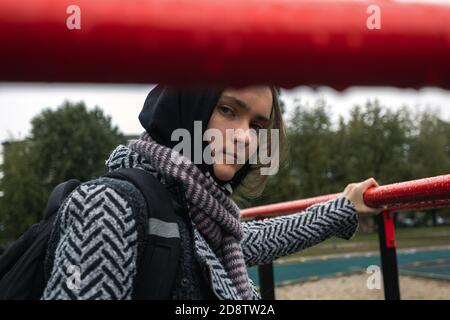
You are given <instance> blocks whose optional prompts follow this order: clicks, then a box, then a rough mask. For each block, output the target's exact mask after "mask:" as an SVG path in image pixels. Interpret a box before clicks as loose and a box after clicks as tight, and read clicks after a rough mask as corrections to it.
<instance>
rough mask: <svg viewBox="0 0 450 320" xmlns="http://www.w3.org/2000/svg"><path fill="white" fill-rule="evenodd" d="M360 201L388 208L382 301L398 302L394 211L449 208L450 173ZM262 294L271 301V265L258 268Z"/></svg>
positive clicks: (267, 209) (287, 206) (270, 209)
mask: <svg viewBox="0 0 450 320" xmlns="http://www.w3.org/2000/svg"><path fill="white" fill-rule="evenodd" d="M340 195H342V193H335V194H329V195H325V196H320V197H314V198H308V199H302V200H295V201H288V202H283V203H277V204H271V205H266V206H259V207H254V208H249V209H245V210H242V211H241V216H242V218H243V219H251V218H256V219H262V218H267V217H275V216H281V215H286V214H289V213H293V212H299V211H302V210H304V209H306V208H308V207H309V206H311V205H314V204H317V203H321V202H325V201H328V200H331V199H334V198H336V197H338V196H340ZM363 199H364V202H365V204H366V205H368V206H370V207H382V206H383V207H384V206H387V208H386V209H385V210H384V211H383V212H382V213H381V214H380V215H379V216H378V235H379V244H380V256H381V267H382V272H383V282H384V290H385V298H386V299H388V300H397V299H400V288H399V280H398V267H397V256H396V242H395V226H394V219H393V214H394V211H399V210H411V209H431V208H440V207H448V206H450V174H447V175H441V176H436V177H431V178H425V179H419V180H412V181H407V182H400V183H394V184H389V185H384V186H380V187H373V188H370V189H368V190H366V192H364V195H363ZM259 276H260V283H261V293H262V294H263V298H264V299H274V297H275V291H274V281H273V265H272V264H267V265H263V266H260V267H259Z"/></svg>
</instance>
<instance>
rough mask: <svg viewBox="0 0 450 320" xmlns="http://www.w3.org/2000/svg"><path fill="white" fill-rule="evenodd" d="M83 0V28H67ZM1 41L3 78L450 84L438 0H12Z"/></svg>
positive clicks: (449, 41)
mask: <svg viewBox="0 0 450 320" xmlns="http://www.w3.org/2000/svg"><path fill="white" fill-rule="evenodd" d="M74 4H75V5H78V7H79V8H80V9H81V16H80V17H81V20H80V21H81V29H80V30H76V29H75V30H69V29H68V28H67V27H66V20H67V18H68V17H69V16H70V15H71V14H72V13H69V14H68V13H66V10H67V8H68V7H69V5H74ZM375 4H376V5H378V6H379V8H380V9H381V11H380V13H381V29H379V30H378V29H374V30H370V29H368V28H367V19H368V17H369V16H370V15H371V13H367V9H368V6H369V5H375ZM0 46H1V48H0V70H1V72H0V81H52V82H56V81H59V82H122V83H123V82H128V83H171V84H214V83H219V84H232V85H237V86H238V85H246V84H249V83H253V84H254V83H274V84H279V85H282V86H284V87H286V88H291V87H294V86H297V85H300V84H303V85H329V86H332V87H334V88H336V89H344V88H345V87H347V86H351V85H387V86H399V87H420V86H440V87H444V88H450V59H449V57H450V6H448V5H438V4H423V3H422V4H419V3H398V2H391V1H370V2H368V1H348V2H344V1H276V0H246V1H240V0H239V1H237V0H228V1H210V0H195V1H187V0H178V1H176V0H172V1H171V0H164V1H161V0H159V1H158V0H147V1H144V0H140V1H139V0H128V1H126V2H124V1H121V0H96V1H93V0H77V1H72V0H58V1H55V0H27V1H18V0H1V1H0Z"/></svg>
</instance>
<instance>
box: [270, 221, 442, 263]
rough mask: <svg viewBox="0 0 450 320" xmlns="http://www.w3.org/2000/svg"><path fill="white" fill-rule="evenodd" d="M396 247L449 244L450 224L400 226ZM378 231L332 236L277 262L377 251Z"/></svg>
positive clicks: (410, 247)
mask: <svg viewBox="0 0 450 320" xmlns="http://www.w3.org/2000/svg"><path fill="white" fill-rule="evenodd" d="M395 239H396V242H397V249H412V248H425V247H433V246H449V245H450V226H437V227H417V228H402V229H396V230H395ZM378 241H379V240H378V233H376V232H374V233H357V234H356V235H355V236H354V237H353V238H352V239H351V240H343V239H337V238H332V239H329V240H326V241H324V242H322V243H320V244H318V245H316V246H313V247H311V248H307V249H305V250H303V251H300V252H298V253H295V254H292V255H290V256H288V257H283V258H280V259H278V260H277V261H278V262H287V261H292V260H298V259H300V258H306V257H308V258H310V257H314V256H321V255H330V254H344V253H355V252H369V251H378V250H379V244H378Z"/></svg>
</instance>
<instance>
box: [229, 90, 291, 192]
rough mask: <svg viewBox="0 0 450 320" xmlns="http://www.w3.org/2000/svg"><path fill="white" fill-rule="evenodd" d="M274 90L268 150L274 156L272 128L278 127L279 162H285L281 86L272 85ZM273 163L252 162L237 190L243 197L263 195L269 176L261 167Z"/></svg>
mask: <svg viewBox="0 0 450 320" xmlns="http://www.w3.org/2000/svg"><path fill="white" fill-rule="evenodd" d="M270 89H271V91H272V98H273V99H272V112H271V115H270V120H271V123H270V125H269V127H268V128H267V129H268V130H269V134H268V151H269V154H268V155H269V156H272V155H271V154H270V152H271V150H272V149H271V145H272V141H271V134H270V133H271V130H272V129H278V130H279V146H278V147H279V160H278V161H279V164H281V163H283V162H284V160H285V157H286V148H287V145H286V142H287V139H286V128H285V124H284V120H283V114H282V112H281V106H280V88H279V87H276V86H271V87H270ZM271 164H272V161H271V162H270V163H269V164H268V165H267V164H261V163H259V161H258V163H256V164H252V165H251V167H250V170H249V172H248V173H247V175H246V177H245V178H244V179H243V180H242V182H241V183H240V184H239V186H238V187H237V192H238V193H239V194H240V195H242V196H243V197H245V198H247V199H253V198H257V197H259V196H261V194H262V193H263V191H264V189H265V187H266V184H267V179H268V178H269V176H268V175H262V174H261V168H265V167H270V165H271Z"/></svg>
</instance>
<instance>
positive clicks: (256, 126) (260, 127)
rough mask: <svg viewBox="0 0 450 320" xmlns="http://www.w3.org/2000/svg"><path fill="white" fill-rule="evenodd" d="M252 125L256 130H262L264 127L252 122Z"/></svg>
mask: <svg viewBox="0 0 450 320" xmlns="http://www.w3.org/2000/svg"><path fill="white" fill-rule="evenodd" d="M252 127H253V128H254V129H255V130H260V129H262V126H260V125H259V124H256V123H255V124H252Z"/></svg>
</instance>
